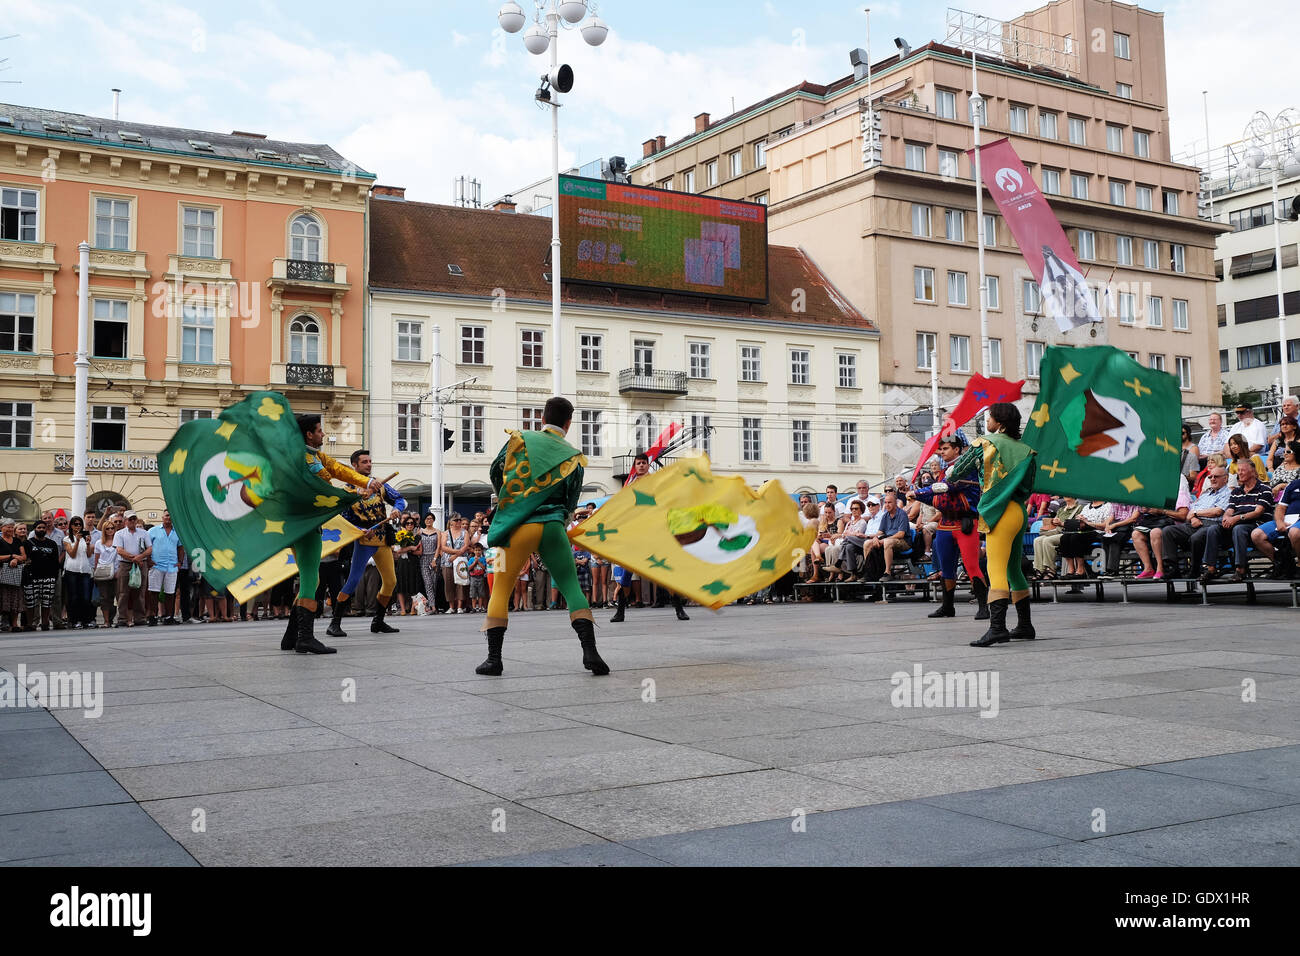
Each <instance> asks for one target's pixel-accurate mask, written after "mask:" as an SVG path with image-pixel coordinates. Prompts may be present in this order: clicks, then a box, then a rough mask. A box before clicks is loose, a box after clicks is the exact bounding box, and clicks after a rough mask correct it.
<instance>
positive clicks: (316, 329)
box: [289, 315, 320, 365]
mask: <svg viewBox="0 0 1300 956" xmlns="http://www.w3.org/2000/svg"><path fill="white" fill-rule="evenodd" d="M289 361H290V363H292V364H294V365H319V364H320V324H319V323H318V322H317V321H316V320H315V319H314V318H312V317H311V316H310V315H300V316H298V317H297V318H295V319H294V320H293V321H292V322H290V323H289Z"/></svg>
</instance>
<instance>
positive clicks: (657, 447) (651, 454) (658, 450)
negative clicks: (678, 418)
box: [623, 422, 682, 486]
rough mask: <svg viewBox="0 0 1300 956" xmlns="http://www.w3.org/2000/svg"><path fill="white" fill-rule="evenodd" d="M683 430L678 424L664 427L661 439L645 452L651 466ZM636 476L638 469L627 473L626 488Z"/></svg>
mask: <svg viewBox="0 0 1300 956" xmlns="http://www.w3.org/2000/svg"><path fill="white" fill-rule="evenodd" d="M681 430H682V426H681V424H680V423H678V422H669V423H668V424H667V425H666V426H665V427H664V430H663V431H661V432H660V433H659V437H658V438H656V439H655V443H654V444H653V445H651V446H650V447H649V448H647V449H646V450H645V454H646V457H647V458H649V459H650V464H652V465H653V464H654V463H655V462H656V461H658V460H659V456H660V455H662V454H663V453H664V446H665V445H667V444H668V443H669V442H670V441H672V440H673V436H674V435H676V434H677V433H678V432H679V431H681ZM635 475H636V469H635V468H633V469H632V470H631V471H629V472H628V473H627V477H626V478H624V479H623V484H624V485H625V486H626V485H630V484H631V483H632V478H633V476H635Z"/></svg>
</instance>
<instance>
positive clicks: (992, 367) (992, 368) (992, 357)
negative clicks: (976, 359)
mask: <svg viewBox="0 0 1300 956" xmlns="http://www.w3.org/2000/svg"><path fill="white" fill-rule="evenodd" d="M981 361H982V360H981ZM989 374H990V375H997V376H1001V375H1002V340H1001V339H989Z"/></svg>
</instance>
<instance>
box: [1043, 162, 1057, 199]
mask: <svg viewBox="0 0 1300 956" xmlns="http://www.w3.org/2000/svg"><path fill="white" fill-rule="evenodd" d="M1042 178H1043V192H1044V193H1046V194H1047V195H1049V196H1059V195H1060V194H1061V171H1060V170H1059V169H1048V168H1047V167H1046V166H1044V167H1043V176H1042Z"/></svg>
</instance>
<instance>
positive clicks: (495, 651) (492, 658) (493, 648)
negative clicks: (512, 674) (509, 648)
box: [474, 627, 506, 677]
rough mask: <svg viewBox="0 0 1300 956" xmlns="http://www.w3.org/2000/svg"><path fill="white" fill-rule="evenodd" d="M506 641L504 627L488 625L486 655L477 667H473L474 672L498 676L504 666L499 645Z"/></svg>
mask: <svg viewBox="0 0 1300 956" xmlns="http://www.w3.org/2000/svg"><path fill="white" fill-rule="evenodd" d="M505 641H506V629H505V628H504V627H489V628H488V629H487V644H488V656H487V660H485V661H484V662H483V663H482V664H480V665H479V666H478V667H476V668H474V673H475V674H484V675H486V676H487V677H500V676H501V672H502V671H503V670H505V667H504V666H503V665H502V663H501V645H503V644H504V643H505Z"/></svg>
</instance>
